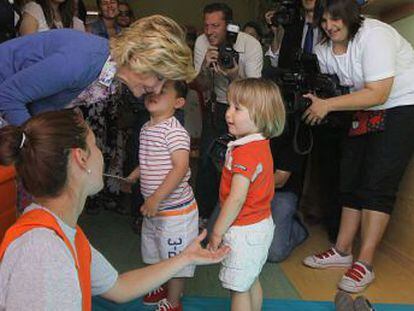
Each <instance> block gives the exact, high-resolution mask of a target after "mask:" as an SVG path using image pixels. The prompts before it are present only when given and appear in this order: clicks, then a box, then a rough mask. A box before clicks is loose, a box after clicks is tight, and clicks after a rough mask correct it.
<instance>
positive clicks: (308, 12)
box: [265, 0, 320, 69]
mask: <svg viewBox="0 0 414 311" xmlns="http://www.w3.org/2000/svg"><path fill="white" fill-rule="evenodd" d="M299 1H300V3H299ZM315 2H316V0H291V3H292V4H291V5H292V7H295V6H297V9H296V10H297V11H298V12H299V14H298V16H296V17H291V19H293V21H292V23H290V24H289V25H284V26H283V25H280V24H279V25H278V24H277V23H275V21H274V17H275V14H278V11H277V10H278V9H280V6H278V7H277V8H276V10H270V11H268V12H267V13H266V14H265V20H266V24H267V25H268V26H269V28H270V30H271V32H272V34H273V39H272V42H271V44H270V47H269V49H268V51H267V52H266V54H265V56H268V57H269V58H270V61H271V64H272V66H273V67H279V68H287V69H292V68H293V66H294V63H293V62H294V57H295V55H296V52H297V51H298V50H299V49H303V51H304V52H305V53H312V52H313V48H314V46H315V45H316V44H317V43H318V42H319V39H320V32H319V29H318V27H315V26H314V21H313V11H314V8H315ZM290 13H292V12H290Z"/></svg>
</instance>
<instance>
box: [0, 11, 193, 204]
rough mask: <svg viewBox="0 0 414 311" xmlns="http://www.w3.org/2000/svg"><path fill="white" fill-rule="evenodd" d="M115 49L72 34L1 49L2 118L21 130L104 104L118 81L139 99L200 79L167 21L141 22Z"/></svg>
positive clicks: (178, 32) (179, 33)
mask: <svg viewBox="0 0 414 311" xmlns="http://www.w3.org/2000/svg"><path fill="white" fill-rule="evenodd" d="M110 45H111V46H109V41H108V40H107V39H104V38H101V37H97V36H92V35H90V34H87V33H83V32H79V31H74V30H70V29H59V30H51V31H47V32H42V33H38V34H35V35H32V36H25V37H22V38H19V39H16V40H11V41H9V42H6V43H4V44H2V45H1V46H0V59H1V60H2V64H3V66H1V67H0V115H2V117H3V118H4V119H5V120H6V121H7V122H8V123H10V124H14V125H20V124H22V123H23V122H25V121H26V120H27V119H29V118H30V117H31V116H32V115H36V114H38V113H40V112H42V111H46V110H60V109H63V108H65V107H69V106H91V105H94V104H95V103H98V102H101V101H102V100H103V99H105V98H107V97H108V96H110V95H111V94H112V93H114V92H115V91H116V90H117V87H116V85H117V83H115V81H121V82H122V83H124V84H125V85H126V86H128V88H129V89H130V90H131V92H132V93H133V94H134V96H136V97H139V96H141V95H143V94H144V93H159V92H160V90H161V88H162V86H163V84H164V82H165V81H166V80H185V81H191V80H192V79H193V78H194V76H195V71H194V68H193V66H192V53H191V50H190V49H189V47H188V46H187V44H186V43H185V35H184V32H183V30H182V29H181V28H180V27H179V26H178V24H177V23H175V22H174V21H173V20H172V19H169V18H167V17H164V16H160V15H154V16H149V17H146V18H143V19H140V20H138V21H137V22H135V23H134V24H133V25H131V27H130V28H128V29H125V30H124V31H123V32H122V34H121V35H119V36H117V37H115V38H112V39H111V41H110ZM96 109H103V108H102V106H101V105H96ZM94 115H95V116H98V115H100V111H95V113H94ZM95 121H96V122H99V120H95ZM95 121H94V120H91V123H94V122H95ZM101 128H102V127H101ZM96 134H97V136H99V137H102V136H103V135H101V133H98V132H96ZM22 208H24V206H22V207H21V209H22Z"/></svg>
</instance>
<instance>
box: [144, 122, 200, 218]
mask: <svg viewBox="0 0 414 311" xmlns="http://www.w3.org/2000/svg"><path fill="white" fill-rule="evenodd" d="M139 141H140V146H139V167H140V181H141V193H142V195H143V196H144V198H148V197H149V196H151V195H152V194H153V193H154V192H155V191H156V190H157V189H158V187H159V186H160V185H161V184H162V183H163V181H164V179H165V177H166V176H167V174H168V173H169V172H170V171H171V170H172V168H173V166H172V160H171V154H172V153H173V152H175V151H177V150H182V149H184V150H188V151H190V136H189V135H188V133H187V131H186V130H185V129H184V127H183V126H182V125H181V124H180V122H179V121H178V120H177V119H176V118H175V117H171V118H169V119H167V120H165V121H163V122H161V123H158V124H156V125H153V126H151V125H150V123H149V122H147V123H146V124H145V125H144V126H143V127H142V129H141V133H140V136H139ZM190 175H191V172H190V169H188V171H187V173H186V175H185V176H184V178H183V179H182V181H181V183H180V184H179V185H178V186H177V188H176V189H175V190H174V191H172V192H171V193H170V195H169V196H168V197H167V198H165V199H164V200H163V201H162V202H161V204H160V206H159V208H158V210H159V211H162V210H170V209H180V208H184V207H186V206H187V205H188V204H189V203H191V202H192V201H193V200H194V194H193V190H192V189H191V187H190V185H189V183H188V181H189V179H190Z"/></svg>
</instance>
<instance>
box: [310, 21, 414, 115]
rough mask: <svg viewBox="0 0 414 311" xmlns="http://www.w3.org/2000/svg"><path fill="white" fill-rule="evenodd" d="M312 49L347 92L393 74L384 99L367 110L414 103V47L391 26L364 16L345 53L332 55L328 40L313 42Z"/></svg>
mask: <svg viewBox="0 0 414 311" xmlns="http://www.w3.org/2000/svg"><path fill="white" fill-rule="evenodd" d="M315 53H316V54H317V56H318V59H319V64H320V67H321V71H322V72H323V73H328V74H337V75H338V77H339V80H340V83H341V85H343V86H348V87H350V88H351V92H355V91H358V90H361V89H362V88H364V84H365V83H366V82H373V81H379V80H383V79H386V78H391V77H394V84H393V86H392V89H391V93H390V96H389V97H388V100H387V101H386V102H385V103H384V104H383V105H378V106H375V107H371V108H369V109H368V110H380V109H388V108H392V107H397V106H405V105H414V83H413V81H414V51H413V48H412V46H411V45H410V44H409V43H408V42H407V40H405V39H404V38H403V37H402V36H401V35H400V34H399V33H398V32H397V31H396V30H395V29H394V28H392V27H391V26H389V25H387V24H385V23H383V22H380V21H378V20H375V19H370V18H366V19H365V20H364V22H363V24H362V26H361V28H360V29H359V31H358V33H357V34H356V36H355V38H354V39H353V40H352V41H350V42H349V43H348V49H347V52H346V53H345V54H341V55H335V54H334V53H333V50H332V42H331V41H329V42H327V43H326V44H319V45H317V46H316V47H315Z"/></svg>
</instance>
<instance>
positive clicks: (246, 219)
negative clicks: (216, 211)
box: [220, 134, 275, 226]
mask: <svg viewBox="0 0 414 311" xmlns="http://www.w3.org/2000/svg"><path fill="white" fill-rule="evenodd" d="M235 174H240V175H242V176H244V177H246V178H247V179H248V180H249V182H250V185H249V190H248V192H247V195H246V199H245V201H244V204H243V207H242V208H241V210H240V212H239V214H238V215H237V218H236V220H235V221H234V222H233V224H232V226H234V225H236V226H245V225H250V224H254V223H257V222H259V221H261V220H263V219H266V218H267V217H269V216H270V202H271V200H272V198H273V195H274V190H275V182H274V177H273V159H272V155H271V151H270V144H269V140H268V139H265V138H264V137H263V136H262V135H261V134H252V135H248V136H245V137H243V138H241V139H238V140H235V141H233V142H230V143H229V145H228V152H227V154H226V162H225V165H224V167H223V172H222V175H221V182H220V205H221V206H223V204H224V202H225V201H226V200H227V198H228V196H229V195H230V192H231V181H232V178H233V175H235Z"/></svg>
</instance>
